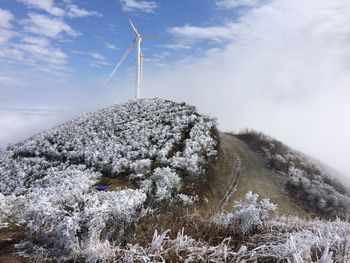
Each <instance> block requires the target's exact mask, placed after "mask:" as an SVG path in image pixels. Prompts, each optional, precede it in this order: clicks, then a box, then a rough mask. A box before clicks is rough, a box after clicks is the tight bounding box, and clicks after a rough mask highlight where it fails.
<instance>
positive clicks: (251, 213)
mask: <svg viewBox="0 0 350 263" xmlns="http://www.w3.org/2000/svg"><path fill="white" fill-rule="evenodd" d="M258 199H259V195H258V194H253V193H252V192H248V193H247V194H246V196H245V201H244V202H242V201H239V202H237V201H236V202H235V205H234V208H233V212H232V213H221V214H217V215H215V216H214V217H213V222H214V223H215V224H217V225H218V226H220V227H224V228H229V229H230V230H231V231H232V232H234V233H237V234H248V233H251V232H255V231H256V229H257V228H258V227H261V226H262V224H263V222H264V221H265V220H266V219H267V217H268V215H269V213H270V212H271V211H274V210H276V208H277V206H276V205H275V204H273V203H271V202H270V201H269V199H262V200H260V201H258Z"/></svg>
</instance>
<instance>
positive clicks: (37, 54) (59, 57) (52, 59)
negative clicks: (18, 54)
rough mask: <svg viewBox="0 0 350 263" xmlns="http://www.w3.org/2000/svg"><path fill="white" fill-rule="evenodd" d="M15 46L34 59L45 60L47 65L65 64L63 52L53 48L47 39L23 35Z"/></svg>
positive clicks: (65, 56)
mask: <svg viewBox="0 0 350 263" xmlns="http://www.w3.org/2000/svg"><path fill="white" fill-rule="evenodd" d="M16 48H17V49H19V50H22V51H23V52H25V53H26V55H27V56H29V57H30V58H32V59H34V60H38V61H41V62H45V64H47V65H48V66H50V65H52V64H53V65H59V64H65V63H66V60H67V55H66V54H65V53H63V52H62V51H61V50H59V49H57V48H54V47H53V46H52V45H51V42H50V41H49V40H48V39H46V38H42V37H30V36H27V37H24V38H23V39H22V43H20V44H17V45H16Z"/></svg>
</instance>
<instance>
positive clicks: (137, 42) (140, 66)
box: [107, 1, 158, 100]
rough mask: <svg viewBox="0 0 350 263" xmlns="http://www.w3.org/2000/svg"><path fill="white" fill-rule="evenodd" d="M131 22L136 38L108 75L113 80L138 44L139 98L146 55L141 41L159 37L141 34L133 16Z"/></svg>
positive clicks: (137, 74) (136, 86) (137, 77)
mask: <svg viewBox="0 0 350 263" xmlns="http://www.w3.org/2000/svg"><path fill="white" fill-rule="evenodd" d="M120 3H121V5H122V7H123V8H124V5H123V2H122V1H120ZM128 19H129V23H130V25H131V28H132V31H133V32H134V35H135V38H134V40H133V41H132V42H131V43H130V45H129V46H128V48H127V49H126V51H125V53H124V55H123V57H122V58H121V60H120V61H119V63H118V64H117V65H116V66H115V68H114V69H113V71H112V73H111V74H110V75H109V77H108V80H107V82H108V81H110V80H111V78H112V77H113V75H114V73H115V72H116V71H117V69H118V68H119V67H120V66H121V65H122V64H123V62H124V60H125V59H126V58H127V57H128V55H129V53H130V51H131V50H132V49H133V47H134V46H136V81H135V98H136V99H137V100H138V99H140V97H141V88H142V80H143V59H144V56H143V54H142V49H141V43H142V40H143V38H158V37H157V36H144V35H141V34H140V33H139V32H138V30H137V28H136V26H135V24H134V23H133V22H132V20H131V18H130V17H128Z"/></svg>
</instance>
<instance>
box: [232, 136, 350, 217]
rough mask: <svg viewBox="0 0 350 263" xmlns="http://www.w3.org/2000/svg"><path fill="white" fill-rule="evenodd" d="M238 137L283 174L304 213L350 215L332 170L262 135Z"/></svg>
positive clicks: (343, 189) (349, 200)
mask: <svg viewBox="0 0 350 263" xmlns="http://www.w3.org/2000/svg"><path fill="white" fill-rule="evenodd" d="M239 136H241V138H242V139H244V140H246V141H247V142H248V144H249V145H251V146H252V147H253V149H255V150H257V151H261V152H263V153H264V154H265V155H266V157H267V164H268V166H269V167H270V168H272V169H276V170H278V171H279V172H282V173H280V174H281V175H282V176H284V177H285V178H284V181H285V182H286V189H287V190H288V191H289V193H290V194H291V195H292V196H293V198H296V199H297V200H299V201H300V202H301V203H302V205H303V206H304V207H305V208H306V209H308V210H311V211H312V212H315V213H318V214H319V215H320V216H325V217H333V218H334V217H337V216H338V217H341V218H343V219H345V218H347V217H348V216H349V215H350V196H349V193H350V192H349V189H348V188H346V187H345V186H344V185H342V184H341V183H340V181H339V180H338V179H337V173H336V172H335V171H333V170H332V169H331V168H329V167H327V166H326V165H324V164H322V163H320V162H318V161H316V160H313V159H312V158H311V157H308V156H306V155H303V154H302V153H300V152H297V151H295V150H293V149H290V148H288V147H287V146H285V145H284V144H282V143H281V142H279V141H277V140H275V139H273V138H271V137H268V136H266V135H264V134H262V133H257V132H254V131H245V132H243V133H241V134H240V135H239Z"/></svg>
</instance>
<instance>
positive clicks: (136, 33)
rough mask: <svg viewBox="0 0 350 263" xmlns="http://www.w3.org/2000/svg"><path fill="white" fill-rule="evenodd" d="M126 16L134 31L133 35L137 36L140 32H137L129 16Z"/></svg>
mask: <svg viewBox="0 0 350 263" xmlns="http://www.w3.org/2000/svg"><path fill="white" fill-rule="evenodd" d="M128 18H129V23H130V25H131V27H132V30H133V31H134V33H135V35H136V36H138V37H139V36H140V34H139V32H138V31H137V29H136V26H135V25H134V23H133V22H132V21H131V18H130V17H128Z"/></svg>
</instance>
